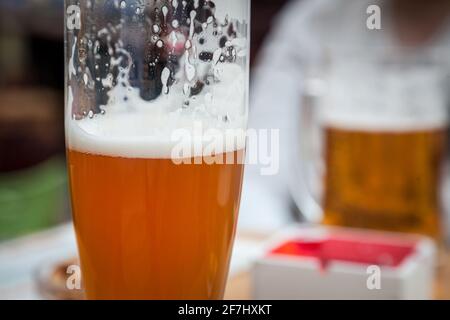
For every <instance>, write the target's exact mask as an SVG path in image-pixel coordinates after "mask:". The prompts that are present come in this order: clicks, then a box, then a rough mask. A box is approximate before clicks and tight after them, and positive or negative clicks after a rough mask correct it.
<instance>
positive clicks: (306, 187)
mask: <svg viewBox="0 0 450 320" xmlns="http://www.w3.org/2000/svg"><path fill="white" fill-rule="evenodd" d="M361 56H362V57H364V56H363V55H359V56H358V57H349V56H347V57H345V58H339V57H333V58H332V59H329V60H328V63H326V64H325V63H324V64H322V65H320V67H315V68H311V70H313V69H314V71H312V72H311V73H310V76H309V78H308V80H307V82H306V83H307V85H306V88H305V95H304V99H303V105H302V108H301V124H300V142H301V143H300V148H299V150H298V153H299V155H300V165H299V172H300V177H298V176H297V179H303V184H302V186H303V188H301V189H300V193H301V194H300V195H297V196H296V198H297V199H298V201H297V202H298V203H299V206H300V209H303V210H302V211H304V212H305V211H307V210H309V213H310V214H311V215H312V216H313V217H315V218H317V219H318V220H321V221H322V222H323V223H325V224H330V225H340V226H348V227H358V228H373V229H383V230H390V231H399V232H411V233H421V234H425V235H429V236H431V237H433V238H436V239H438V238H440V237H441V236H442V232H443V227H444V221H445V220H444V219H445V217H444V215H446V212H445V210H444V200H445V199H444V197H443V196H445V194H444V183H445V181H446V174H445V172H446V166H447V138H448V137H447V136H448V125H449V122H448V120H449V119H448V93H447V88H448V75H449V73H448V71H449V69H448V65H446V64H444V63H442V61H441V60H439V59H437V58H426V59H425V58H420V59H418V58H414V59H408V58H406V57H407V56H405V58H400V57H388V58H386V57H381V56H380V57H374V58H361ZM319 217H320V218H319Z"/></svg>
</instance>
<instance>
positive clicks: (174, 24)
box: [172, 19, 180, 28]
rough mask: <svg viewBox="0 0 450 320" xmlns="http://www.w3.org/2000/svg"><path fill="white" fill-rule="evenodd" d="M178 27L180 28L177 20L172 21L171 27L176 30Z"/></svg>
mask: <svg viewBox="0 0 450 320" xmlns="http://www.w3.org/2000/svg"><path fill="white" fill-rule="evenodd" d="M179 26H180V24H179V22H178V20H177V19H174V20H173V21H172V27H174V28H178V27H179Z"/></svg>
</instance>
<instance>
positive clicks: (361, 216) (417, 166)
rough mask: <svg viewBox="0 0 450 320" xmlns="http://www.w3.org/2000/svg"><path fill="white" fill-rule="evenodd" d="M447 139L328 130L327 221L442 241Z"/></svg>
mask: <svg viewBox="0 0 450 320" xmlns="http://www.w3.org/2000/svg"><path fill="white" fill-rule="evenodd" d="M447 134H448V130H447V128H445V127H436V128H426V129H418V130H409V131H395V130H392V131H386V130H379V131H377V130H366V131H365V130H352V129H346V128H343V127H332V126H328V127H327V128H326V129H325V163H326V175H325V194H324V199H323V201H324V210H325V216H324V222H325V223H327V224H332V225H343V226H350V227H361V228H376V229H385V230H391V231H402V232H414V233H421V234H426V235H429V236H432V237H434V238H438V237H439V236H440V231H441V230H440V229H441V225H440V218H439V217H440V215H441V214H442V212H441V203H440V192H441V188H440V186H441V182H442V181H441V178H442V169H443V165H444V159H445V152H446V142H447Z"/></svg>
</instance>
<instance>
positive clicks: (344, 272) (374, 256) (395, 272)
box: [253, 227, 436, 299]
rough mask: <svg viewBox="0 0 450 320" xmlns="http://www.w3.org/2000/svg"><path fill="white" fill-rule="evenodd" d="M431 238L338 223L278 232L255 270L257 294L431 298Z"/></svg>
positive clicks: (266, 296) (433, 250)
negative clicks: (335, 226) (338, 225)
mask: <svg viewBox="0 0 450 320" xmlns="http://www.w3.org/2000/svg"><path fill="white" fill-rule="evenodd" d="M435 257H436V248H435V245H434V242H433V241H432V240H430V239H429V238H426V237H423V236H419V235H409V234H400V233H389V232H379V231H369V230H358V229H348V228H334V227H298V228H292V229H289V230H286V231H284V232H281V233H280V234H279V235H277V236H276V237H275V238H274V239H273V240H272V241H271V242H270V243H269V245H268V246H267V249H266V251H265V254H264V255H263V256H262V257H261V258H259V259H258V260H257V261H256V264H255V266H254V270H253V293H254V298H255V299H431V298H432V289H433V280H434V269H435Z"/></svg>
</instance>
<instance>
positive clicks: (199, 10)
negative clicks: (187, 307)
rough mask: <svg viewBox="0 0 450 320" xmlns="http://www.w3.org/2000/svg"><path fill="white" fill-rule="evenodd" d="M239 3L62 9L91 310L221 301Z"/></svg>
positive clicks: (238, 109)
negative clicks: (113, 302)
mask: <svg viewBox="0 0 450 320" xmlns="http://www.w3.org/2000/svg"><path fill="white" fill-rule="evenodd" d="M249 2H250V1H247V0H211V1H208V0H178V1H177V0H173V1H172V0H171V1H168V0H140V1H138V0H122V1H119V0H96V1H89V0H87V1H72V0H66V3H65V7H66V118H65V125H66V141H67V155H68V170H69V175H70V187H71V197H72V209H73V219H74V225H75V231H76V236H77V242H78V250H79V256H80V262H81V270H82V275H83V284H84V288H85V292H86V297H87V298H88V299H221V298H222V297H223V293H224V287H225V283H226V279H227V274H228V268H229V262H230V254H231V250H232V245H233V240H234V234H235V227H236V221H237V215H238V209H239V201H240V194H241V182H242V176H243V157H244V156H243V154H244V149H245V129H246V125H247V113H248V103H247V101H248V62H249V41H248V39H249V14H250V13H249V5H250V3H249Z"/></svg>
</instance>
